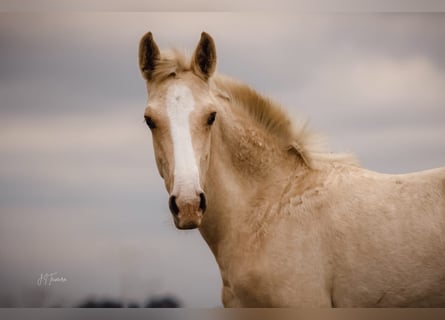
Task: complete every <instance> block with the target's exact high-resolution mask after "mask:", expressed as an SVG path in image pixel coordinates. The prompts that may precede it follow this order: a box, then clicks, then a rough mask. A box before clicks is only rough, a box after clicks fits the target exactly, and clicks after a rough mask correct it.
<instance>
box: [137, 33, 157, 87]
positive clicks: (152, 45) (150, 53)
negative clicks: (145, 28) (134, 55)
mask: <svg viewBox="0 0 445 320" xmlns="http://www.w3.org/2000/svg"><path fill="white" fill-rule="evenodd" d="M160 57H161V53H160V51H159V48H158V46H157V45H156V42H155V41H154V39H153V35H152V34H151V32H147V33H146V34H145V35H144V36H143V37H142V39H141V41H140V42H139V68H140V70H141V73H142V76H143V77H144V78H145V80H150V79H151V78H152V74H153V71H154V69H155V67H156V62H157V61H158V60H159V59H160Z"/></svg>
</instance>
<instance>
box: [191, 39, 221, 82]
mask: <svg viewBox="0 0 445 320" xmlns="http://www.w3.org/2000/svg"><path fill="white" fill-rule="evenodd" d="M192 67H193V70H194V71H195V73H196V74H197V75H198V76H201V77H202V78H204V80H207V79H208V78H210V77H211V76H212V74H213V72H215V69H216V47H215V42H214V41H213V39H212V37H211V36H210V35H209V34H208V33H205V32H203V33H201V39H200V40H199V43H198V46H197V47H196V49H195V53H194V54H193V60H192Z"/></svg>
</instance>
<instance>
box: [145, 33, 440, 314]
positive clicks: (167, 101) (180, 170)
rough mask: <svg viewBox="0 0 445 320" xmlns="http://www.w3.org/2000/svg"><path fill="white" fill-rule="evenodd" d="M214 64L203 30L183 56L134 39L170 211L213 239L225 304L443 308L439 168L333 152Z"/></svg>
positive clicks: (148, 39)
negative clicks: (397, 171) (376, 164)
mask: <svg viewBox="0 0 445 320" xmlns="http://www.w3.org/2000/svg"><path fill="white" fill-rule="evenodd" d="M216 61H217V54H216V46H215V42H214V40H213V38H212V37H211V36H210V35H209V34H207V33H205V32H203V33H202V34H201V37H200V40H199V42H198V45H197V47H196V49H195V50H194V52H193V54H192V55H191V56H190V57H188V56H186V55H185V54H183V53H182V52H180V51H178V50H176V49H171V50H166V51H162V52H161V51H160V50H159V47H158V46H157V44H156V42H155V41H154V38H153V35H152V33H151V32H148V33H147V34H145V35H144V36H143V37H142V39H141V40H140V43H139V68H140V72H141V74H142V76H143V79H144V80H145V83H146V87H147V91H148V104H147V106H146V108H145V111H144V119H145V122H146V124H147V125H148V127H149V128H150V130H151V133H152V140H153V148H154V155H155V161H156V165H157V168H158V171H159V174H160V176H161V177H162V178H163V180H164V183H165V187H166V190H167V192H168V194H169V199H168V205H169V209H170V211H171V214H172V217H173V221H174V224H175V226H176V227H177V228H178V229H193V228H198V229H199V232H200V233H201V235H202V237H203V238H204V240H205V241H206V242H207V244H208V246H209V247H210V249H211V251H212V253H213V255H214V256H215V259H216V261H217V264H218V267H219V270H220V273H221V278H222V302H223V305H224V306H225V307H438V306H445V167H443V168H437V169H431V170H427V171H421V172H416V173H409V174H401V175H390V174H382V173H378V172H374V171H370V170H366V169H364V168H362V167H361V166H360V165H359V163H358V161H357V160H356V159H355V158H354V157H353V156H352V155H348V154H332V153H329V152H327V151H325V150H323V149H322V148H320V147H319V143H318V142H317V141H318V140H317V137H316V135H315V134H314V133H313V132H312V130H309V129H308V128H307V126H306V125H305V124H300V125H297V124H294V123H293V122H292V121H291V120H290V117H289V116H288V114H287V113H286V111H285V109H283V107H281V105H279V104H277V103H275V102H274V101H272V100H271V99H269V98H268V97H266V96H264V95H262V94H260V93H258V92H257V91H255V90H254V89H252V88H251V87H250V86H248V85H247V84H245V83H243V82H241V81H239V80H236V79H233V78H230V77H228V76H224V75H221V74H219V73H217V72H216Z"/></svg>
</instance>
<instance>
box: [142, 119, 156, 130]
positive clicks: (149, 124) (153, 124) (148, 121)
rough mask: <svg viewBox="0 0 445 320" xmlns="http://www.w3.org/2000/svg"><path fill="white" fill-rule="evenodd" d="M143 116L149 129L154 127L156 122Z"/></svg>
mask: <svg viewBox="0 0 445 320" xmlns="http://www.w3.org/2000/svg"><path fill="white" fill-rule="evenodd" d="M144 118H145V122H146V123H147V126H148V127H149V128H150V129H154V128H156V124H155V123H154V121H153V119H152V118H150V117H147V116H145V117H144Z"/></svg>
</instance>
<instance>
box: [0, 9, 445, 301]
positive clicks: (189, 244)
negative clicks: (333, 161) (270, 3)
mask: <svg viewBox="0 0 445 320" xmlns="http://www.w3.org/2000/svg"><path fill="white" fill-rule="evenodd" d="M443 30H445V14H433V13H430V14H420V13H409V14H408V13H405V14H401V13H391V14H389V13H388V14H383V13H380V14H379V13H336V14H334V13H302V14H299V13H292V12H291V13H289V12H288V13H283V12H273V13H270V12H269V13H268V12H262V13H260V12H256V13H249V12H243V13H234V12H231V13H228V12H225V13H209V12H199V13H185V12H182V13H168V12H164V13H135V12H127V13H121V12H108V13H104V12H102V13H101V12H77V13H72V12H71V13H70V12H53V13H42V12H41V13H36V12H31V13H0V269H1V271H2V272H0V283H2V286H0V304H1V305H2V306H6V305H20V306H33V305H36V306H37V305H45V306H51V305H61V306H71V305H75V304H77V303H79V302H81V301H82V300H84V299H86V298H87V297H97V298H116V299H122V300H124V301H136V302H139V303H142V302H144V301H145V300H146V299H147V298H149V297H157V296H163V295H166V294H171V295H174V296H175V297H177V298H178V299H179V300H180V301H181V302H182V303H183V305H184V306H186V307H214V306H220V305H221V302H220V292H221V280H220V276H219V271H218V267H217V265H216V263H215V260H214V258H213V256H212V254H211V252H210V250H209V248H208V247H207V246H206V244H205V242H204V240H203V239H202V238H201V236H200V234H199V232H198V231H196V230H195V231H193V230H192V231H180V230H177V229H175V227H174V225H173V221H172V219H171V217H170V214H169V210H168V206H167V201H168V194H167V192H166V191H165V188H164V184H163V181H162V179H161V178H160V177H159V175H158V172H157V169H156V166H155V161H154V156H153V150H152V145H151V136H150V132H149V130H148V129H147V127H146V125H145V124H144V122H143V112H144V108H145V105H146V102H147V96H146V91H145V84H144V82H143V80H142V78H141V76H140V73H139V70H138V65H137V48H138V41H139V39H140V38H141V37H142V35H143V34H144V33H145V32H147V31H152V32H153V35H154V37H155V40H156V42H157V43H158V45H159V47H160V48H168V47H178V48H184V49H185V50H186V51H188V52H192V51H193V49H194V48H195V46H196V44H197V42H198V40H199V36H200V33H201V32H202V31H206V32H208V33H210V34H211V35H212V36H213V38H214V40H215V43H216V47H217V52H218V71H219V72H220V73H223V74H227V75H230V76H232V77H235V78H238V79H240V80H242V81H244V82H246V83H248V84H250V85H251V86H253V87H254V88H256V89H257V90H258V91H260V92H262V93H264V94H266V95H268V96H270V97H271V98H273V99H274V100H276V101H278V102H280V103H281V104H282V105H283V107H284V108H285V109H286V110H287V111H288V112H289V114H290V115H291V117H293V118H294V119H301V118H302V119H308V120H309V121H310V124H311V127H312V128H313V129H314V130H315V131H317V132H320V133H321V134H323V135H324V136H325V138H326V141H327V144H328V145H329V146H330V150H331V151H334V152H354V153H355V154H356V155H357V157H358V158H359V160H360V162H361V164H362V165H363V166H364V167H366V168H368V169H370V170H376V171H380V172H385V173H393V174H399V173H406V172H412V171H419V170H426V169H430V168H434V167H439V166H444V165H445V43H444V41H443V35H444V34H443V33H444V31H443ZM52 272H57V274H58V276H61V277H65V278H66V279H67V281H66V282H64V283H53V284H52V285H51V286H46V287H45V286H38V285H37V280H38V278H39V277H40V275H41V274H45V273H52Z"/></svg>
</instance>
